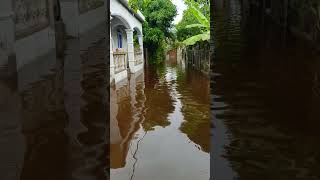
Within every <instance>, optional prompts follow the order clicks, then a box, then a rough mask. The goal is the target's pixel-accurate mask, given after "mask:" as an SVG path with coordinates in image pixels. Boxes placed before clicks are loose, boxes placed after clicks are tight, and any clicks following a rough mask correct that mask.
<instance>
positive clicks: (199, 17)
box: [189, 5, 210, 28]
mask: <svg viewBox="0 0 320 180" xmlns="http://www.w3.org/2000/svg"><path fill="white" fill-rule="evenodd" d="M189 8H190V11H191V12H192V14H193V15H194V16H195V17H196V18H197V20H198V21H199V22H200V23H201V24H202V25H204V26H205V27H207V28H209V27H210V23H209V21H208V19H207V18H206V17H205V16H204V15H203V14H202V13H201V12H200V11H199V10H198V9H197V8H196V7H194V6H193V5H190V7H189Z"/></svg>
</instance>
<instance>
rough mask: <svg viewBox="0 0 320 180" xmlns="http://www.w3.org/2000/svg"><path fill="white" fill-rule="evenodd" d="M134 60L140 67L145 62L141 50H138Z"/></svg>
mask: <svg viewBox="0 0 320 180" xmlns="http://www.w3.org/2000/svg"><path fill="white" fill-rule="evenodd" d="M134 60H135V61H134V63H135V65H139V64H141V63H142V62H143V54H142V51H141V50H137V51H135V52H134Z"/></svg>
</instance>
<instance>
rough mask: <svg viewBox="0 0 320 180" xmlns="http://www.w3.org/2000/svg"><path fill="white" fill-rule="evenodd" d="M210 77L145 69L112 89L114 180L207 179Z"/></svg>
mask: <svg viewBox="0 0 320 180" xmlns="http://www.w3.org/2000/svg"><path fill="white" fill-rule="evenodd" d="M209 94H210V87H209V78H208V77H205V76H204V75H203V74H201V73H199V72H197V71H195V70H191V69H188V68H184V67H183V66H181V65H179V63H178V64H177V63H174V62H171V63H167V64H166V65H162V66H157V67H152V66H149V67H148V68H146V70H145V71H144V72H141V73H138V74H136V75H131V77H130V79H129V80H128V81H124V82H120V83H119V84H116V86H115V87H112V88H111V90H110V102H111V104H110V107H111V109H110V114H111V119H110V120H111V122H110V136H111V137H110V140H111V142H110V144H111V145H110V165H111V171H110V178H111V179H112V180H150V179H153V180H164V179H172V180H195V179H197V180H208V179H209V176H210V154H209V152H210V117H209V113H210V98H209Z"/></svg>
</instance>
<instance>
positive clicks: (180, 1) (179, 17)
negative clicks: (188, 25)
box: [172, 0, 187, 24]
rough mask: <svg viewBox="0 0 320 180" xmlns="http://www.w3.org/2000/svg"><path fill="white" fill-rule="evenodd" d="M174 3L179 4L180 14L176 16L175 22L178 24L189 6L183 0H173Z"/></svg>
mask: <svg viewBox="0 0 320 180" xmlns="http://www.w3.org/2000/svg"><path fill="white" fill-rule="evenodd" d="M172 3H173V4H174V5H176V6H177V11H178V15H177V16H176V17H175V19H174V21H173V23H174V24H177V23H178V22H179V21H180V20H181V19H182V14H183V11H184V10H185V9H187V6H186V5H185V4H184V2H183V0H172Z"/></svg>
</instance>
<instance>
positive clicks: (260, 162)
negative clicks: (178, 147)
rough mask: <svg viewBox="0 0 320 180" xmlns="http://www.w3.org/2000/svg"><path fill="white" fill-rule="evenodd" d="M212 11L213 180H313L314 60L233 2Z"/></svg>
mask: <svg viewBox="0 0 320 180" xmlns="http://www.w3.org/2000/svg"><path fill="white" fill-rule="evenodd" d="M225 2H227V4H225V5H224V6H221V7H218V8H217V9H216V10H215V12H216V13H215V14H214V16H215V17H214V18H215V21H214V22H215V24H214V27H215V33H214V34H215V35H216V37H215V39H216V42H215V45H216V47H215V52H214V64H213V67H212V72H213V76H212V79H211V82H212V84H211V94H212V96H211V97H212V105H211V113H212V120H213V123H214V128H213V131H214V134H213V139H212V143H213V149H212V161H213V171H212V172H213V178H214V179H215V180H231V179H237V180H251V179H252V180H255V179H259V180H278V179H279V180H283V179H290V180H306V179H308V180H318V179H320V144H319V143H318V142H319V135H320V133H319V125H320V121H319V120H320V79H319V73H320V61H319V60H320V55H319V52H316V51H315V50H313V49H312V48H311V47H309V46H308V45H307V44H305V43H304V42H301V41H299V40H297V39H295V38H294V37H293V36H291V35H290V34H288V33H287V32H286V31H284V30H283V29H280V28H278V26H276V25H275V24H273V23H272V21H270V19H269V18H268V17H264V16H261V15H259V14H255V12H254V11H251V12H248V14H246V13H244V12H243V11H242V10H241V5H240V1H238V0H229V1H225Z"/></svg>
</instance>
